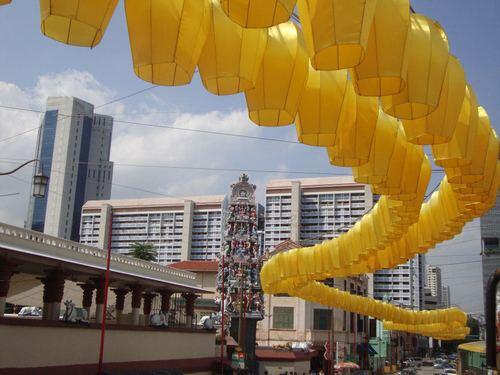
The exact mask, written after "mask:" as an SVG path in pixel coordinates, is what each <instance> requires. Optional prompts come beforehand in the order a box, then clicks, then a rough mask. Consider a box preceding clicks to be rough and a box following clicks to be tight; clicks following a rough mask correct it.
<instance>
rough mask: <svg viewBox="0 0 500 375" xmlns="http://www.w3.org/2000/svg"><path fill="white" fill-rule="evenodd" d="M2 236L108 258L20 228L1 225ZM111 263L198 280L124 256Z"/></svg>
mask: <svg viewBox="0 0 500 375" xmlns="http://www.w3.org/2000/svg"><path fill="white" fill-rule="evenodd" d="M0 235H4V236H6V237H11V238H17V239H22V240H25V241H31V242H34V243H38V244H45V245H49V246H53V247H55V248H60V249H66V250H68V251H72V252H76V253H79V254H84V255H87V256H91V257H94V258H100V259H103V260H105V259H106V257H107V252H106V251H104V250H101V249H98V248H95V247H92V246H87V245H82V244H79V243H77V242H73V241H68V240H64V239H61V238H57V237H53V236H49V235H47V234H43V233H40V232H35V231H32V230H28V229H23V228H18V227H15V226H12V225H9V224H4V223H0ZM111 262H113V263H118V264H125V265H129V266H134V267H137V268H139V269H142V270H145V271H153V272H158V273H162V274H165V275H169V276H175V277H180V278H184V279H188V280H192V281H194V280H196V275H195V274H193V273H191V272H187V271H181V270H176V269H174V268H169V267H165V266H160V265H158V264H155V263H151V262H146V261H143V260H140V259H136V258H131V257H128V256H124V255H119V254H111Z"/></svg>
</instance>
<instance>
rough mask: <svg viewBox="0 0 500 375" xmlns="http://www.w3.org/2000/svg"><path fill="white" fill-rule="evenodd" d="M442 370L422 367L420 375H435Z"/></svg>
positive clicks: (419, 371)
mask: <svg viewBox="0 0 500 375" xmlns="http://www.w3.org/2000/svg"><path fill="white" fill-rule="evenodd" d="M439 371H440V370H435V369H434V368H433V367H432V366H422V367H420V368H419V369H418V372H417V374H418V375H433V374H434V373H436V372H439Z"/></svg>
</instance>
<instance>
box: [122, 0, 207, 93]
mask: <svg viewBox="0 0 500 375" xmlns="http://www.w3.org/2000/svg"><path fill="white" fill-rule="evenodd" d="M125 13H126V16H127V26H128V33H129V38H130V48H131V51H132V60H133V62H134V71H135V74H137V76H138V77H139V78H141V79H143V80H145V81H148V82H151V83H154V84H157V85H165V86H178V85H185V84H188V83H190V82H191V78H192V77H193V74H194V70H195V68H196V64H197V63H198V59H199V57H200V54H201V51H202V49H203V46H204V44H205V41H206V38H207V35H208V32H209V29H210V13H211V9H210V3H209V1H208V0H125Z"/></svg>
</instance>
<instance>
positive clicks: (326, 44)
mask: <svg viewBox="0 0 500 375" xmlns="http://www.w3.org/2000/svg"><path fill="white" fill-rule="evenodd" d="M297 4H298V8H299V14H300V21H301V25H302V30H303V32H304V36H305V40H306V44H307V49H308V51H309V56H310V58H311V64H312V66H313V67H314V68H315V69H317V70H338V69H344V68H351V67H353V66H356V65H358V64H359V63H360V62H361V61H363V58H364V57H365V51H366V48H367V45H368V36H369V34H370V29H371V26H372V21H373V16H374V13H375V7H376V5H377V0H298V3H297Z"/></svg>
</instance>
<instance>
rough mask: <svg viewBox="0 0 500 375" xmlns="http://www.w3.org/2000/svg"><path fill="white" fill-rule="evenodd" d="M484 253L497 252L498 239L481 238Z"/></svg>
mask: <svg viewBox="0 0 500 375" xmlns="http://www.w3.org/2000/svg"><path fill="white" fill-rule="evenodd" d="M483 246H484V253H485V254H488V253H496V252H498V250H499V241H498V238H495V237H491V238H483Z"/></svg>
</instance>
